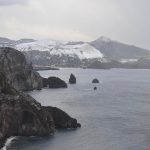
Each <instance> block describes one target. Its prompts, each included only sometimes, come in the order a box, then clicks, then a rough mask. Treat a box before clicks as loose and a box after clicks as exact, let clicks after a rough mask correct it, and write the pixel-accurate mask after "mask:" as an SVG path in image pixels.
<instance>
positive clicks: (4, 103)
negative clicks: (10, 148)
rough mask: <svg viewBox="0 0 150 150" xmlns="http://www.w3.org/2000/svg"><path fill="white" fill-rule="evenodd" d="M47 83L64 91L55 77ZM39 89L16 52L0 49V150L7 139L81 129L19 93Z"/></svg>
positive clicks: (33, 74) (58, 112)
mask: <svg viewBox="0 0 150 150" xmlns="http://www.w3.org/2000/svg"><path fill="white" fill-rule="evenodd" d="M48 81H50V82H49V85H51V84H50V83H52V87H67V84H66V83H65V82H64V81H62V80H61V79H59V78H56V77H52V78H50V79H49V80H48ZM41 85H42V80H41V77H40V76H39V74H38V73H36V72H34V71H33V69H32V67H31V66H30V67H29V65H27V64H26V61H25V59H24V56H23V55H22V54H20V52H18V51H16V50H14V49H10V48H1V49H0V148H2V147H3V145H4V143H5V141H6V139H7V138H9V137H11V136H47V135H51V134H53V133H54V131H55V128H77V127H81V125H80V124H79V123H77V120H76V119H73V118H71V117H70V116H69V115H68V114H66V113H65V112H63V111H62V110H60V109H58V108H54V107H43V106H41V104H40V103H39V102H37V101H36V100H35V99H34V98H32V97H31V96H30V95H28V94H25V93H23V92H22V91H21V90H32V89H34V88H36V89H40V88H41V87H42V86H41ZM55 121H56V122H55ZM55 126H56V127H55Z"/></svg>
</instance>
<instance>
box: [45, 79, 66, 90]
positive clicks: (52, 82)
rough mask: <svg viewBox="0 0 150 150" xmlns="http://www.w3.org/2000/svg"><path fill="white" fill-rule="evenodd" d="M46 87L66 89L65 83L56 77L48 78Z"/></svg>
mask: <svg viewBox="0 0 150 150" xmlns="http://www.w3.org/2000/svg"><path fill="white" fill-rule="evenodd" d="M48 86H49V88H67V83H65V81H63V80H61V79H60V78H58V77H49V78H48Z"/></svg>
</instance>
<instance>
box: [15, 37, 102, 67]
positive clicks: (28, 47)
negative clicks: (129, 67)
mask: <svg viewBox="0 0 150 150" xmlns="http://www.w3.org/2000/svg"><path fill="white" fill-rule="evenodd" d="M15 48H16V49H18V50H19V51H22V52H23V53H24V54H25V56H26V58H27V60H28V61H29V62H32V63H33V64H36V65H55V66H63V67H80V66H83V65H86V66H87V64H89V63H91V62H93V61H95V60H100V61H102V59H103V57H104V56H103V54H102V53H101V52H100V51H99V50H97V49H96V48H94V47H93V46H92V45H90V44H89V43H84V42H68V41H56V40H49V39H46V40H36V41H31V42H26V43H20V44H16V46H15Z"/></svg>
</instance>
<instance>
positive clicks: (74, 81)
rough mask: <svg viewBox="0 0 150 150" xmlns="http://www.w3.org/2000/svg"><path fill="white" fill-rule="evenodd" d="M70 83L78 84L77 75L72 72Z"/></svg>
mask: <svg viewBox="0 0 150 150" xmlns="http://www.w3.org/2000/svg"><path fill="white" fill-rule="evenodd" d="M69 83H70V84H76V77H75V76H74V75H73V74H72V73H71V75H70V78H69Z"/></svg>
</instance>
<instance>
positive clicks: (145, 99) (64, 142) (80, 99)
mask: <svg viewBox="0 0 150 150" xmlns="http://www.w3.org/2000/svg"><path fill="white" fill-rule="evenodd" d="M39 73H40V74H41V76H43V77H50V76H57V77H60V78H61V79H63V80H64V81H66V82H67V83H68V80H69V76H70V74H71V73H73V74H74V75H75V76H76V79H77V83H76V84H75V85H70V84H68V88H66V89H65V88H61V89H48V88H45V89H42V90H41V91H32V92H29V94H30V95H31V96H33V97H34V98H35V99H36V100H37V101H39V102H40V103H41V104H42V105H44V106H48V105H50V106H55V107H59V108H61V109H62V110H64V111H65V112H67V113H68V114H69V115H70V116H72V117H74V118H76V119H77V120H78V122H80V123H81V125H82V127H81V128H79V129H76V130H69V129H68V130H67V129H62V130H56V133H55V135H53V136H49V137H11V138H10V139H9V140H8V141H7V143H6V144H5V147H4V148H3V150H150V70H145V69H111V70H96V69H81V68H77V69H73V68H65V69H64V68H60V70H49V71H39ZM94 78H97V79H98V80H99V81H100V83H99V84H93V83H92V80H93V79H94ZM94 87H97V90H94V89H93V88H94Z"/></svg>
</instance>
